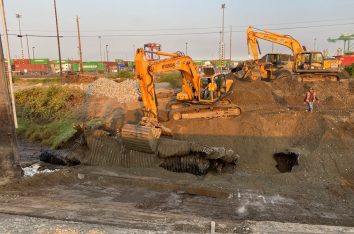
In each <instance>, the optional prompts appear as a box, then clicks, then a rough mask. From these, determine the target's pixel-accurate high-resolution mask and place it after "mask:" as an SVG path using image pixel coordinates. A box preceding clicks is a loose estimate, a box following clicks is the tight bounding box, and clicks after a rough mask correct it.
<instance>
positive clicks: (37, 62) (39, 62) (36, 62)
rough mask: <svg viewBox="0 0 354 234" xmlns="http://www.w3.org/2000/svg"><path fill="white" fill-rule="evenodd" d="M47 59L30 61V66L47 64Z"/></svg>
mask: <svg viewBox="0 0 354 234" xmlns="http://www.w3.org/2000/svg"><path fill="white" fill-rule="evenodd" d="M49 62H50V61H49V59H48V58H38V59H31V64H46V65H48V64H49Z"/></svg>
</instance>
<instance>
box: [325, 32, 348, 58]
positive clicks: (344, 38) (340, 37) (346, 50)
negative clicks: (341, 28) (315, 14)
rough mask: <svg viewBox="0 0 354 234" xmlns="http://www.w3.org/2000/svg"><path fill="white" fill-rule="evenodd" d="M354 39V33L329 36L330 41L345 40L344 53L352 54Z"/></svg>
mask: <svg viewBox="0 0 354 234" xmlns="http://www.w3.org/2000/svg"><path fill="white" fill-rule="evenodd" d="M353 40H354V34H349V33H348V34H341V35H340V36H339V37H338V38H328V39H327V41H328V42H332V43H335V42H337V41H343V43H344V46H343V52H344V54H350V53H353V49H354V43H352V41H353Z"/></svg>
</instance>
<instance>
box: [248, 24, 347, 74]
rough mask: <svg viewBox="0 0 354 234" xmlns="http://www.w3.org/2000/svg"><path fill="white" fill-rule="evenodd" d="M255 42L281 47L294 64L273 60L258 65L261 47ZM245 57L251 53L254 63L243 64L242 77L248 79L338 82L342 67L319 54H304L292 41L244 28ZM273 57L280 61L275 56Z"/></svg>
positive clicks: (281, 35)
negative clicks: (259, 40) (285, 48)
mask: <svg viewBox="0 0 354 234" xmlns="http://www.w3.org/2000/svg"><path fill="white" fill-rule="evenodd" d="M258 39H262V40H266V41H269V42H272V43H276V44H279V45H283V46H285V47H287V48H289V49H290V50H291V51H292V53H293V61H284V60H281V59H275V60H273V61H271V62H270V63H269V62H268V63H267V62H266V63H260V62H259V53H260V47H259V43H258ZM247 45H248V54H249V55H250V54H251V51H252V54H253V57H254V63H245V67H244V68H243V71H244V76H243V77H244V78H246V77H247V78H250V79H251V80H256V79H258V78H261V79H271V80H273V79H279V78H291V77H292V76H296V77H298V79H299V80H301V81H314V80H333V81H338V80H340V78H341V77H342V76H341V66H340V62H339V61H338V60H326V59H325V58H324V56H323V54H322V53H321V52H317V51H306V48H305V47H304V46H302V45H301V44H300V42H299V41H297V40H296V39H295V38H293V37H291V36H289V35H283V34H279V33H275V32H270V31H267V30H257V31H255V30H254V28H253V27H251V26H250V27H248V29H247ZM274 55H275V56H273V57H274V58H279V57H277V56H276V55H277V54H274Z"/></svg>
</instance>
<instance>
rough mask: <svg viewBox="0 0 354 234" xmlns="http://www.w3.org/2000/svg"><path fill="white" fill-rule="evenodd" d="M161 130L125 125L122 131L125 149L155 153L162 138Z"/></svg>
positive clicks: (152, 127)
mask: <svg viewBox="0 0 354 234" xmlns="http://www.w3.org/2000/svg"><path fill="white" fill-rule="evenodd" d="M161 132H162V130H161V128H157V127H154V126H142V125H134V124H125V125H124V126H123V128H122V131H121V136H122V141H123V144H124V146H125V148H127V149H130V150H135V151H140V152H145V153H155V152H156V149H157V145H158V141H159V139H160V136H161Z"/></svg>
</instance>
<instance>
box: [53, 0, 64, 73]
mask: <svg viewBox="0 0 354 234" xmlns="http://www.w3.org/2000/svg"><path fill="white" fill-rule="evenodd" d="M54 13H55V25H56V29H57V42H58V53H59V71H60V77H62V76H63V68H62V67H61V51H60V39H59V25H58V13H57V1H56V0H54Z"/></svg>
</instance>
